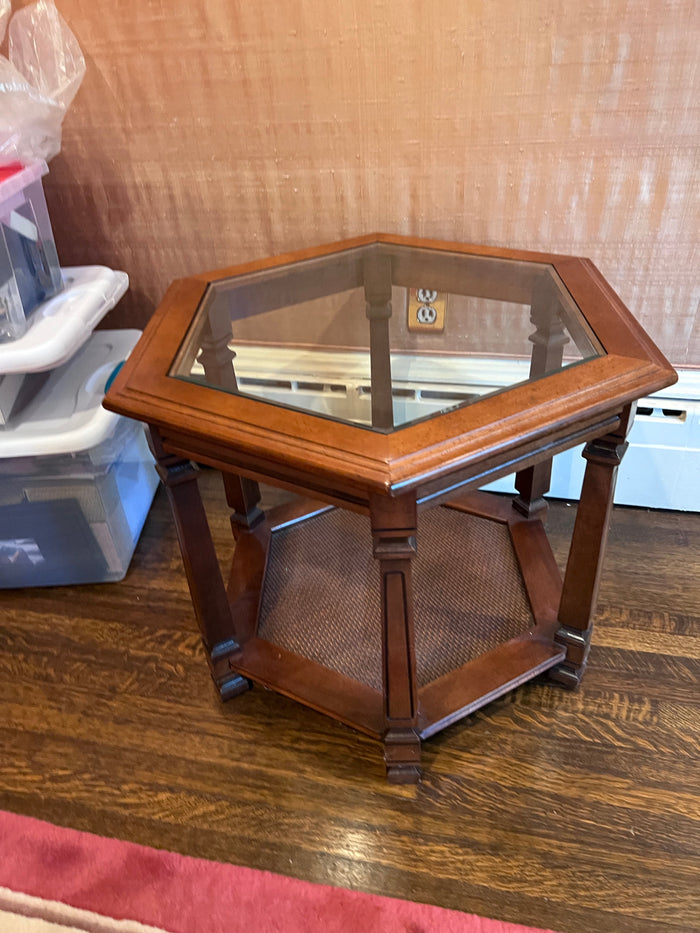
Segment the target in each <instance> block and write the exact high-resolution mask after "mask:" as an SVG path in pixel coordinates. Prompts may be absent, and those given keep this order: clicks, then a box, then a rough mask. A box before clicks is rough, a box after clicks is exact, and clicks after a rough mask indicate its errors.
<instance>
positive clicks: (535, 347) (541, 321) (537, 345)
mask: <svg viewBox="0 0 700 933" xmlns="http://www.w3.org/2000/svg"><path fill="white" fill-rule="evenodd" d="M560 309H561V299H560V296H559V292H558V291H557V287H556V285H555V283H554V280H553V279H552V276H551V275H550V274H549V272H547V273H545V274H543V275H540V276H539V277H538V278H536V279H535V281H534V283H533V288H532V303H531V305H530V320H531V321H532V323H533V324H534V325H535V332H534V333H533V334H531V335H530V337H529V340H530V343H531V344H532V359H531V361H530V378H531V379H536V378H538V377H539V376H544V375H545V374H546V373H551V372H555V371H556V370H557V369H561V364H562V360H563V358H564V347H565V345H566V344H567V343H568V342H569V338H568V337H567V335H566V330H565V327H564V324H563V322H562V320H561V316H560ZM551 478H552V461H551V459H550V460H545V461H543V462H541V463H537V464H535V466H531V467H528V468H527V469H525V470H521V471H520V472H519V473H517V474H516V476H515V488H516V489H517V490H518V495H517V496H516V497H515V499H513V508H514V509H516V511H518V512H520V513H521V515H525V516H526V517H527V518H539V519H541V520H542V521H544V518H545V516H546V513H547V502H546V501H545V498H544V497H545V496H546V495H547V493H548V492H549V485H550V481H551Z"/></svg>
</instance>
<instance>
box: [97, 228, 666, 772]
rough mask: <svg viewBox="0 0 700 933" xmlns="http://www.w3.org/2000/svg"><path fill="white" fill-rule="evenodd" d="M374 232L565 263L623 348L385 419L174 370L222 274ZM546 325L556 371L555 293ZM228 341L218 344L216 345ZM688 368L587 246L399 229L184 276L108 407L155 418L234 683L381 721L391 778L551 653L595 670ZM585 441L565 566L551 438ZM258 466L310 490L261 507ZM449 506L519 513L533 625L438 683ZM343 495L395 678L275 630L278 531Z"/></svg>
mask: <svg viewBox="0 0 700 933" xmlns="http://www.w3.org/2000/svg"><path fill="white" fill-rule="evenodd" d="M374 242H383V243H389V244H401V245H403V246H419V247H421V248H423V249H436V250H451V251H453V252H457V253H462V254H465V255H472V256H474V257H479V256H495V257H501V258H506V259H516V260H522V261H525V262H533V263H548V264H551V265H552V266H553V267H554V269H555V270H556V272H557V273H558V274H559V276H560V278H561V280H562V281H563V282H564V284H565V286H566V288H567V289H568V291H569V293H570V294H571V296H572V297H573V299H574V301H575V302H576V304H577V305H578V307H579V308H580V310H581V312H582V314H583V316H584V317H585V319H586V321H587V323H588V325H589V327H590V328H591V329H592V331H593V332H594V333H595V335H596V337H597V338H598V340H599V341H600V343H601V344H602V346H603V348H604V351H605V355H604V356H600V357H599V358H596V359H592V360H589V361H586V362H584V363H581V364H579V365H577V366H576V367H572V368H568V369H563V370H560V371H559V372H556V373H555V374H554V375H550V376H547V377H546V378H542V379H539V380H537V381H535V382H531V383H527V384H525V385H519V386H516V387H514V388H512V389H510V390H508V391H506V392H503V393H501V394H499V395H495V396H491V397H487V398H484V399H482V400H480V401H479V402H477V403H475V404H473V405H470V406H467V407H466V408H457V409H453V410H452V411H449V412H447V413H445V414H442V415H440V416H438V417H436V418H432V419H430V420H427V421H423V422H420V423H418V424H414V425H409V426H406V427H404V428H402V429H401V430H399V431H395V432H393V433H386V434H383V433H375V432H369V431H366V430H362V429H358V428H356V427H353V426H351V425H348V424H343V423H336V422H332V421H328V420H324V419H321V418H318V417H315V416H314V415H311V414H306V413H303V412H297V411H290V410H282V409H280V408H277V407H276V406H274V405H270V404H267V403H264V402H258V401H255V400H253V399H250V398H244V397H242V396H237V395H235V394H228V393H224V392H221V391H220V390H216V389H212V388H208V387H207V386H204V385H195V384H189V383H187V382H185V381H182V380H178V379H175V378H173V377H171V376H170V375H169V373H170V370H171V366H172V362H173V360H174V359H175V358H176V356H177V354H178V352H179V350H180V347H181V343H182V340H183V337H184V335H185V333H186V332H187V329H188V327H189V326H190V324H191V321H192V319H193V317H194V314H195V311H196V309H197V307H198V306H199V303H200V301H201V299H202V296H203V295H204V294H205V291H206V289H207V287H208V285H209V283H210V282H211V281H213V280H216V279H220V278H223V277H228V276H232V275H239V274H245V273H248V272H254V271H260V270H265V269H274V268H275V267H277V266H279V265H284V264H288V263H290V262H294V261H298V260H301V259H307V258H313V257H315V256H323V255H328V254H330V253H332V252H334V251H338V250H341V249H351V248H354V247H356V246H363V245H368V244H371V243H374ZM385 298H386V296H384V295H382V294H381V289H380V290H379V292H377V293H376V294H375V296H374V298H372V296H371V295H368V309H369V310H368V314H373V315H374V317H375V319H376V320H377V321H379V322H380V323H381V306H382V303H383V302H384V300H385ZM373 308H374V311H372V309H373ZM533 324H534V326H535V328H536V332H535V335H534V336H533V341H534V346H535V349H534V351H533V363H532V367H533V370H532V372H533V373H534V374H537V372H538V369H537V367H539V366H543V365H545V363H544V362H543V360H544V359H545V358H547V357H549V358H550V362H551V356H552V354H554V355H556V353H557V352H559V353H561V348H560V344H559V345H558V341H557V334H556V333H552V332H548V331H547V329H546V327H545V326H543V325H542V322H541V321H538V319H537V311H536V309H534V310H533ZM538 335H539V338H538ZM379 339H381V338H379ZM558 346H559V349H558ZM212 352H214V353H216V352H218V351H217V348H216V347H215V346H213V347H212ZM540 371H541V370H540ZM378 378H381V375H379V376H378ZM675 378H676V375H675V373H674V371H673V369H672V368H671V367H670V365H669V364H668V362H667V361H666V360H665V358H664V357H663V356H662V354H661V353H660V352H659V351H658V350H657V348H656V347H655V346H654V344H653V343H652V342H651V340H650V339H649V338H648V337H647V335H646V334H645V333H644V332H643V331H642V329H641V328H640V327H639V325H638V324H637V323H636V321H635V320H634V319H633V318H632V316H631V315H630V314H629V312H628V311H627V310H626V309H625V307H624V306H623V305H622V303H621V301H620V300H619V298H618V297H617V296H616V295H615V294H614V293H613V292H612V290H611V289H610V287H609V286H608V285H607V283H606V282H605V281H604V279H603V278H602V277H601V276H600V274H599V273H598V272H597V270H596V269H595V267H594V266H593V265H592V264H591V263H590V262H588V261H587V260H582V259H578V258H574V257H560V256H554V255H550V254H534V253H523V252H515V251H507V250H494V249H488V248H482V247H474V246H462V245H456V244H445V243H436V242H432V241H431V242H426V241H418V240H412V239H407V238H401V237H389V236H385V235H381V234H380V235H373V236H368V237H362V238H358V239H356V240H352V241H346V242H344V243H341V244H335V245H333V246H329V247H320V248H318V249H316V250H308V251H304V252H300V253H297V254H292V255H288V256H283V257H278V258H276V259H273V260H264V261H261V262H257V263H250V264H247V265H245V266H240V267H236V268H234V269H227V270H220V271H218V272H215V273H209V274H206V275H202V276H196V277H194V278H189V279H183V280H179V281H178V282H175V283H174V284H173V286H171V288H170V290H169V291H168V294H167V295H166V297H165V299H164V301H163V303H162V305H161V307H160V308H159V310H158V311H157V312H156V315H155V316H154V318H153V320H152V321H151V322H150V323H149V325H148V327H147V329H146V331H145V333H144V336H143V338H142V339H141V341H140V342H139V344H138V346H137V348H136V349H135V351H134V353H133V354H132V356H131V357H130V359H129V360H128V361H127V363H126V364H125V366H124V367H123V369H122V371H121V372H120V374H119V376H118V377H117V379H116V380H115V382H114V384H113V386H112V387H111V389H110V391H109V393H108V395H107V398H106V400H105V405H106V407H108V408H110V409H112V410H114V411H117V412H120V413H122V414H125V415H128V416H130V417H133V418H137V419H139V420H142V421H145V422H146V423H147V424H148V425H149V429H150V436H151V444H152V450H153V452H154V455H155V457H156V460H157V464H158V471H159V474H160V476H161V478H162V480H163V483H164V485H165V486H166V488H167V490H168V495H169V497H170V502H171V505H172V510H173V515H174V518H175V523H176V527H177V532H178V538H179V541H180V546H181V550H182V556H183V561H184V566H185V571H186V574H187V578H188V582H189V586H190V592H191V595H192V602H193V606H194V609H195V613H196V616H197V620H198V623H199V627H200V631H201V635H202V640H203V642H204V646H205V649H206V652H207V657H208V659H209V663H210V667H211V672H212V676H213V678H214V681H215V682H216V684H217V686H218V689H219V691H220V693H221V696H222V697H223V698H229V697H231V696H234V695H236V694H237V693H240V692H241V691H242V690H244V689H247V687H248V685H249V683H248V681H249V679H250V680H253V681H256V682H259V683H262V684H265V685H266V686H269V687H272V688H273V689H275V690H277V691H279V692H281V693H283V694H285V695H288V696H291V697H293V698H295V699H297V700H299V701H301V702H303V703H305V704H306V705H308V706H311V707H312V708H314V709H317V710H320V711H322V712H324V713H326V714H328V715H331V716H333V717H335V718H337V719H339V720H341V721H343V722H346V723H348V724H349V725H351V726H353V727H355V728H357V729H359V730H361V731H364V732H366V733H367V734H369V735H372V736H376V737H377V738H379V739H381V740H382V741H383V744H384V755H385V761H386V767H387V776H388V778H389V780H391V781H394V782H413V781H416V780H418V778H419V767H420V744H421V740H422V739H425V738H427V737H429V736H430V735H432V734H434V733H435V732H437V731H438V730H439V729H442V728H444V727H445V726H447V725H449V724H451V723H453V722H455V721H456V720H458V719H459V718H461V717H463V716H465V715H467V714H469V713H470V712H472V711H473V710H475V709H477V708H478V707H479V706H481V705H483V704H485V703H487V702H489V701H490V700H491V699H493V698H495V697H497V696H499V695H501V694H503V693H504V692H506V691H508V690H511V689H513V688H514V687H516V686H518V685H519V684H521V683H523V682H525V681H526V680H528V679H530V678H532V677H534V676H536V675H538V674H540V673H543V672H545V671H548V672H549V676H550V677H552V678H553V679H555V680H556V681H558V682H560V683H562V684H563V685H565V686H568V687H575V686H576V685H577V684H578V683H579V681H580V678H581V676H582V674H583V671H584V669H585V665H586V658H587V655H588V651H589V646H590V637H591V631H592V619H593V615H594V612H595V605H596V597H597V591H598V585H599V580H600V573H601V568H602V561H603V554H604V549H605V541H606V537H607V530H608V524H609V520H610V513H611V507H612V501H613V494H614V488H615V479H616V474H617V469H618V466H619V464H620V462H621V459H622V456H623V454H624V451H625V449H626V446H627V442H626V437H627V435H628V433H629V430H630V428H631V425H632V422H633V418H634V410H635V405H636V401H637V400H638V399H639V398H641V397H643V396H645V395H648V394H650V393H651V392H653V391H656V390H658V389H660V388H662V387H664V386H667V385H670V384H672V383H673V382H674V381H675ZM377 417H378V418H380V419H381V418H385V417H386V412H385V411H384V412H382V411H381V410H378V411H377ZM582 442H584V443H585V445H586V446H585V448H584V457H585V459H586V461H587V463H586V472H585V478H584V482H583V488H582V492H581V499H580V503H579V507H578V512H577V518H576V524H575V528H574V532H573V537H572V543H571V548H570V553H569V558H568V564H567V569H566V573H565V576H564V580H563V582H562V580H561V577H560V574H559V571H558V569H557V567H556V564H555V562H554V559H553V557H552V554H551V550H550V549H549V545H548V542H547V540H546V535H545V533H544V527H543V522H542V519H543V517H544V513H545V510H546V505H545V502H544V496H545V494H546V492H547V490H548V486H549V475H550V470H551V458H552V456H553V455H554V454H556V453H558V452H560V451H563V450H566V449H568V448H570V447H572V446H575V445H577V444H580V443H582ZM193 460H194V461H197V462H201V463H205V464H209V465H211V466H213V467H215V468H217V469H219V470H221V471H222V475H223V477H224V488H225V494H226V498H227V501H228V504H229V507H230V508H231V509H232V517H231V521H232V528H233V532H234V536H235V538H236V547H235V552H234V558H233V564H232V568H231V574H230V577H229V579H228V581H224V580H223V579H222V576H221V572H220V569H219V563H218V559H217V555H216V553H215V550H214V546H213V543H212V539H211V535H210V533H209V528H208V525H207V520H206V515H205V512H204V509H203V506H202V502H201V499H200V496H199V492H198V488H197V481H196V478H197V469H196V467H195V466H194V465H193V463H192V461H193ZM513 472H515V473H516V474H517V479H516V488H517V490H518V495H517V496H516V497H515V498H514V499H512V500H510V499H504V498H503V497H494V496H488V495H486V494H484V493H480V492H478V491H476V490H477V489H478V487H479V486H482V485H484V484H486V483H487V482H489V481H490V480H492V479H495V478H497V477H499V476H503V475H506V474H509V473H513ZM259 481H265V482H268V483H272V484H274V485H277V486H279V487H282V488H284V489H288V490H291V491H293V492H298V493H301V494H302V495H303V496H304V497H305V498H304V499H299V500H296V501H295V502H293V503H292V504H288V505H285V506H282V507H279V508H278V509H276V510H272V511H271V512H269V513H267V514H265V513H263V512H262V511H261V510H260V508H259V502H260V492H259V487H258V482H259ZM307 497H310V498H307ZM441 505H446V506H448V507H450V508H453V509H457V510H459V511H461V512H464V513H471V514H474V515H479V516H483V517H487V518H489V519H491V520H493V521H496V522H499V523H501V524H504V525H505V526H507V528H508V530H509V534H510V540H511V542H512V546H513V549H514V551H515V555H516V557H517V560H518V563H519V565H520V570H521V573H522V577H523V582H524V584H525V589H526V592H527V596H528V599H529V603H530V607H531V611H532V616H533V619H534V624H533V627H532V628H531V629H530V630H529V631H528V632H526V633H524V634H522V635H520V636H518V637H516V638H514V639H510V640H509V641H507V642H506V643H504V644H502V645H500V646H498V647H497V648H495V649H493V650H492V651H489V652H487V653H486V654H485V655H483V656H481V657H479V658H476V659H473V660H471V661H469V662H468V663H467V664H466V665H464V666H463V667H461V668H459V669H458V670H456V671H453V672H451V673H450V674H448V675H445V676H443V677H440V678H439V679H438V680H436V681H434V682H433V683H429V684H427V685H425V686H422V687H421V688H419V687H418V685H417V680H416V670H415V652H414V647H413V630H414V624H413V593H412V580H411V567H412V561H413V557H414V554H415V548H416V536H417V524H418V523H417V516H418V512H419V511H420V510H422V509H428V508H435V507H437V506H441ZM332 506H339V507H341V508H345V509H350V510H352V511H355V512H359V513H362V514H364V515H367V516H368V517H369V521H370V525H371V532H372V538H373V542H374V543H373V553H374V556H375V558H376V560H377V563H378V567H379V574H380V580H381V586H380V590H381V616H382V644H383V658H382V662H383V665H382V666H383V690H382V691H381V692H378V691H376V690H373V689H371V688H370V687H367V686H366V685H364V684H361V683H359V682H358V681H355V680H352V679H350V678H348V677H346V676H344V675H342V674H339V673H337V672H335V671H331V670H328V669H326V668H324V667H322V666H321V665H319V664H316V663H315V662H312V661H310V660H308V659H305V658H301V657H300V656H298V655H293V654H291V653H290V652H285V651H284V650H282V649H280V648H279V647H277V646H272V645H271V644H270V643H268V642H266V641H265V640H264V639H262V638H259V637H257V624H258V614H259V607H260V601H261V594H262V591H263V586H264V578H265V568H266V564H267V558H268V551H269V546H270V540H271V536H272V534H273V533H274V531H275V529H278V528H281V527H286V526H289V525H291V524H293V523H294V522H299V521H302V520H304V519H305V518H307V517H308V516H310V515H315V514H317V513H319V512H320V511H323V510H324V509H327V508H329V507H332ZM465 520H466V515H465Z"/></svg>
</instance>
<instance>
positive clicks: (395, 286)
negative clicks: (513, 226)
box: [170, 243, 604, 433]
mask: <svg viewBox="0 0 700 933" xmlns="http://www.w3.org/2000/svg"><path fill="white" fill-rule="evenodd" d="M602 355H604V350H603V349H602V347H601V345H600V343H599V342H598V340H597V339H596V337H595V335H594V334H593V332H592V330H591V328H590V327H589V326H588V324H587V323H586V320H585V318H584V317H583V315H582V314H581V312H580V310H579V308H578V307H577V305H576V304H575V302H574V301H573V299H572V298H571V296H570V294H569V293H568V291H567V290H566V287H565V286H564V284H563V283H562V281H561V279H560V278H559V276H558V275H557V273H556V271H555V269H554V267H553V266H551V265H549V264H546V263H537V262H529V261H528V262H523V261H516V260H510V259H501V258H492V257H487V256H477V255H471V254H468V253H460V252H451V251H449V250H445V249H429V248H424V247H413V246H403V245H393V244H388V243H372V244H369V245H365V246H359V247H354V248H351V249H345V250H342V251H339V252H335V253H330V254H328V255H323V256H317V257H315V258H313V259H307V260H299V261H295V262H291V263H289V264H287V265H278V266H274V267H273V268H270V269H264V270H262V271H260V272H254V273H248V274H243V275H236V276H232V277H229V278H222V279H218V280H215V281H212V282H211V283H210V284H209V285H208V287H207V289H206V291H205V294H204V296H203V298H202V300H201V302H200V305H199V307H198V309H197V311H196V314H195V317H194V319H193V322H192V325H191V326H190V328H189V331H188V333H187V335H186V337H185V340H184V342H183V344H182V345H181V347H180V350H179V352H178V354H177V357H176V359H175V361H174V363H173V365H172V367H171V369H170V376H173V377H176V378H179V379H184V380H187V381H190V382H194V383H199V384H201V385H205V386H208V387H211V388H216V389H220V390H221V391H223V392H228V393H233V394H236V395H240V396H244V397H247V398H253V399H256V400H257V401H261V402H265V403H268V404H272V405H276V406H281V407H286V408H291V409H297V410H300V411H304V412H307V413H311V414H313V415H316V416H319V417H323V418H330V419H332V420H335V421H341V422H344V423H347V424H353V425H356V426H358V427H362V428H366V429H369V430H374V431H380V432H382V433H387V432H391V431H396V430H399V429H401V428H404V427H406V426H407V425H410V424H414V423H416V422H418V421H422V420H424V419H427V418H434V417H437V416H438V415H440V414H442V413H444V412H447V411H449V410H451V409H454V408H459V407H462V406H466V405H471V404H473V403H475V402H477V401H479V399H481V398H483V397H485V396H487V395H492V394H494V393H498V392H503V391H506V390H507V389H509V388H512V387H513V386H516V385H520V384H523V383H527V382H528V381H533V380H536V379H541V378H543V377H545V376H547V375H550V374H552V373H555V372H557V371H559V370H561V369H564V368H566V367H569V366H574V365H576V364H579V363H581V362H583V361H585V360H588V359H591V358H594V357H597V356H602Z"/></svg>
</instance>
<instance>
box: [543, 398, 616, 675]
mask: <svg viewBox="0 0 700 933" xmlns="http://www.w3.org/2000/svg"><path fill="white" fill-rule="evenodd" d="M633 419H634V408H630V409H628V410H627V411H626V413H625V416H624V417H623V419H622V424H621V427H620V428H619V429H618V431H616V432H613V433H611V434H607V435H606V436H605V437H600V438H598V439H597V440H594V441H591V442H590V443H589V444H586V447H585V448H584V451H583V456H584V457H585V459H586V461H587V464H586V473H585V476H584V479H583V487H582V489H581V499H580V502H579V506H578V511H577V513H576V523H575V525H574V533H573V537H572V539H571V548H570V550H569V559H568V562H567V566H566V574H565V577H564V585H563V588H562V596H561V602H560V604H559V622H560V628H559V630H558V632H557V633H556V635H555V641H556V642H557V643H558V644H560V645H562V646H563V647H565V648H566V658H565V659H564V661H562V663H561V664H559V665H557V666H556V667H554V668H552V670H551V671H550V672H549V676H550V677H551V678H552V679H553V680H555V681H557V682H558V683H561V684H564V686H566V687H570V688H574V687H577V686H578V684H579V683H580V682H581V678H582V677H583V673H584V671H585V668H586V662H587V659H588V652H589V650H590V644H591V634H592V632H593V616H594V614H595V609H596V602H597V599H598V587H599V584H600V576H601V572H602V569H603V557H604V554H605V545H606V542H607V536H608V527H609V524H610V514H611V512H612V505H613V496H614V493H615V482H616V479H617V470H618V467H619V465H620V463H621V462H622V457H623V456H624V453H625V450H626V449H627V442H626V441H625V437H626V436H627V434H628V432H629V429H630V427H631V426H632V421H633Z"/></svg>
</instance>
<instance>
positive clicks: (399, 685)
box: [370, 496, 420, 784]
mask: <svg viewBox="0 0 700 933" xmlns="http://www.w3.org/2000/svg"><path fill="white" fill-rule="evenodd" d="M370 516H371V521H372V534H373V537H374V556H375V557H376V558H377V559H378V561H379V572H380V576H381V595H382V659H383V678H384V720H385V732H384V760H385V762H386V773H387V779H388V780H389V781H391V782H392V783H395V784H415V783H417V782H418V781H419V780H420V738H419V736H418V728H417V726H418V696H417V687H416V658H415V647H414V640H413V599H412V596H413V594H412V590H411V561H412V559H413V557H414V555H415V553H416V501H415V497H408V496H406V497H403V498H401V499H389V498H387V497H384V496H381V497H380V496H377V497H374V498H373V499H372V500H371V502H370Z"/></svg>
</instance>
